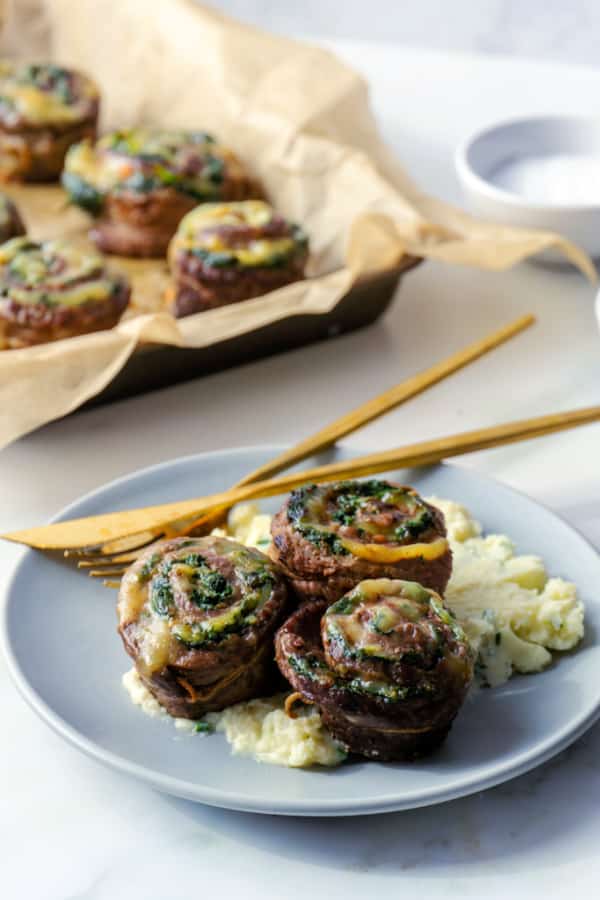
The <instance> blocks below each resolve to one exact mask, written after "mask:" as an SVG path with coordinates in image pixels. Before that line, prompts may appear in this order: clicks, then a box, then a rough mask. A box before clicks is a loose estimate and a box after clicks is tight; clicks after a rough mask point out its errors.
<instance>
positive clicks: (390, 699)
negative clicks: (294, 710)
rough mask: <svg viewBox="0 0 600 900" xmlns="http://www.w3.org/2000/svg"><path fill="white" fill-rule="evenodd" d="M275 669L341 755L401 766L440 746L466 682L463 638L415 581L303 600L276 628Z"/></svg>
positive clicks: (468, 659)
mask: <svg viewBox="0 0 600 900" xmlns="http://www.w3.org/2000/svg"><path fill="white" fill-rule="evenodd" d="M275 646H276V657H277V663H278V665H279V668H280V670H281V672H282V673H283V675H284V676H285V677H286V678H287V679H288V681H289V682H290V684H291V685H292V686H293V688H294V690H295V691H297V692H298V693H299V694H300V695H301V697H302V699H304V700H305V701H306V702H308V703H313V704H316V705H317V706H318V707H319V709H320V712H321V716H322V719H323V722H324V724H325V725H326V726H327V728H328V729H329V731H330V732H331V733H332V735H333V736H334V737H335V738H336V739H337V740H339V741H340V742H341V743H342V744H343V745H344V746H345V747H346V748H347V749H348V750H349V751H350V752H352V753H357V754H360V755H362V756H366V757H369V758H371V759H379V760H408V759H415V758H418V757H421V756H424V755H425V754H427V753H430V752H431V751H432V750H434V749H435V748H436V747H438V746H439V744H440V743H441V742H442V741H443V740H444V738H445V737H446V735H447V733H448V731H449V730H450V727H451V725H452V722H453V720H454V718H455V716H456V715H457V713H458V711H459V709H460V707H461V704H462V703H463V700H464V698H465V696H466V693H467V690H468V688H469V685H470V683H471V681H472V678H473V657H472V652H471V649H470V646H469V644H468V642H467V640H466V637H465V635H464V632H463V631H462V629H461V628H460V626H459V625H458V624H457V622H456V621H455V620H454V618H453V617H452V615H451V613H450V612H449V611H448V610H447V609H446V608H445V607H444V605H443V603H442V600H441V598H440V596H439V595H438V594H437V593H435V591H431V590H428V589H426V588H424V587H422V586H421V585H419V584H416V583H414V582H408V581H401V580H391V579H386V578H382V579H375V580H366V581H362V582H360V583H359V584H358V585H356V587H354V588H353V589H352V590H351V591H350V592H349V593H348V594H345V595H344V596H343V597H342V598H341V599H340V600H338V601H337V602H336V603H334V604H333V605H331V606H329V607H327V605H326V604H325V603H324V602H323V601H321V602H312V603H306V604H304V605H303V606H301V607H300V609H299V610H297V611H296V612H295V613H294V614H293V615H292V616H290V618H289V619H288V620H287V621H286V622H285V623H284V625H283V626H282V627H281V628H280V629H279V631H278V633H277V636H276V641H275Z"/></svg>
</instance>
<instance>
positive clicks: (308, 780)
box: [3, 447, 600, 816]
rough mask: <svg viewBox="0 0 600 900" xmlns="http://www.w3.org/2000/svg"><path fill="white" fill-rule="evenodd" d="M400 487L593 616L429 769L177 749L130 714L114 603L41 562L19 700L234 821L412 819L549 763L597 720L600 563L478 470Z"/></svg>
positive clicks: (129, 492)
mask: <svg viewBox="0 0 600 900" xmlns="http://www.w3.org/2000/svg"><path fill="white" fill-rule="evenodd" d="M280 449H282V448H280V447H255V448H245V449H239V450H231V451H225V452H222V453H209V454H203V455H200V456H193V457H189V458H186V459H180V460H175V461H174V462H169V463H165V464H163V465H160V466H155V467H153V468H151V469H145V470H144V471H142V472H138V473H136V474H134V475H131V476H130V477H128V478H124V479H121V480H119V481H116V482H113V483H112V484H110V485H108V486H106V487H104V488H101V489H100V490H98V491H96V492H95V493H93V494H90V495H88V496H87V497H84V498H83V499H81V500H79V501H78V502H77V503H75V504H73V505H72V506H71V507H69V508H68V509H67V510H65V511H64V513H63V514H62V516H61V517H60V518H70V517H74V516H84V515H91V514H94V513H101V512H107V511H109V510H115V509H123V508H127V507H129V508H131V507H136V506H144V505H149V504H153V503H161V502H165V501H167V500H173V499H176V498H177V497H190V496H199V495H201V494H203V493H213V492H215V491H217V490H221V489H224V488H226V487H227V486H229V485H230V484H232V483H233V482H235V481H236V480H237V479H239V478H241V477H242V476H243V475H244V474H245V473H246V472H248V471H249V470H250V469H253V468H255V467H256V466H258V465H259V464H261V463H263V462H265V461H266V460H267V459H269V458H270V457H272V456H273V455H274V454H275V453H276V452H277V451H279V450H280ZM337 455H338V456H339V455H345V456H349V455H352V454H350V453H348V452H345V451H341V450H340V451H337ZM400 478H401V479H402V480H406V481H409V482H410V483H412V484H414V485H415V486H416V487H417V488H418V489H419V490H420V491H422V492H423V493H425V494H437V495H438V496H441V497H448V498H453V499H456V500H460V501H461V502H463V503H465V504H466V505H467V506H468V507H469V509H471V510H472V512H473V513H474V514H475V515H476V516H477V518H479V519H480V520H481V521H482V522H483V524H484V527H485V529H486V531H497V532H505V533H508V534H510V535H511V536H512V537H513V538H514V539H515V540H516V542H517V545H518V548H519V550H520V551H522V552H525V553H530V552H533V553H539V554H541V555H542V556H543V557H544V559H545V560H546V561H547V563H548V567H549V570H550V571H551V572H552V573H553V574H556V575H562V576H564V577H566V578H569V579H571V580H573V581H575V582H577V585H578V587H579V589H580V592H581V596H582V598H583V600H584V601H585V603H586V607H587V638H586V640H585V643H584V645H583V646H582V647H581V648H580V649H579V650H578V651H577V652H576V653H572V654H566V655H564V656H562V657H561V658H560V660H559V661H558V662H557V663H556V664H555V665H554V666H553V667H551V668H550V669H549V670H548V671H546V672H544V673H543V674H541V675H536V676H529V677H519V678H514V679H513V680H511V681H510V682H509V683H508V684H507V685H505V686H504V687H502V688H499V689H496V690H493V691H481V692H479V693H478V694H477V695H476V696H475V697H474V698H472V699H470V701H469V702H468V703H467V704H466V706H465V707H464V709H463V711H462V712H461V714H460V716H459V718H458V719H457V721H456V723H455V725H454V728H453V730H452V732H451V734H450V737H449V739H448V741H447V743H446V744H445V746H444V748H443V749H442V750H440V751H439V752H438V753H436V754H435V755H434V756H432V757H430V758H429V759H426V760H424V761H422V762H419V763H412V764H408V765H406V764H405V765H402V764H389V763H388V764H379V763H373V762H357V763H352V764H347V765H343V766H341V767H340V768H338V769H334V770H320V769H315V770H311V771H302V770H294V769H284V768H276V767H273V766H268V765H260V764H258V763H256V762H254V761H253V760H252V759H248V758H244V757H234V756H231V755H230V754H229V750H228V747H227V744H226V742H225V739H224V737H223V736H222V735H211V736H208V737H205V736H202V735H194V736H190V737H188V736H186V737H185V738H181V736H178V732H176V731H175V729H174V728H173V726H172V725H171V723H170V722H164V721H160V720H156V719H150V718H148V717H147V716H145V715H144V713H142V712H141V711H140V710H139V709H138V708H136V707H134V706H132V704H131V702H130V700H129V698H128V697H127V695H126V694H125V692H124V690H123V688H122V687H121V675H122V674H123V672H125V671H126V670H127V669H128V668H129V661H128V657H127V656H126V655H125V653H124V651H123V648H122V646H121V642H120V640H119V638H118V637H117V634H116V631H115V626H116V617H115V610H114V603H115V595H114V593H112V592H110V591H107V590H106V589H105V588H102V587H101V586H100V585H98V584H96V583H94V582H92V580H91V579H86V578H84V576H83V575H81V574H79V573H77V572H76V571H74V570H72V569H71V568H69V567H68V566H67V565H65V564H63V563H61V562H58V561H55V560H53V559H49V558H46V557H45V556H43V555H41V554H36V553H33V552H29V553H27V554H26V555H25V557H24V559H23V560H22V562H21V563H20V565H19V566H18V568H17V570H16V572H15V574H14V577H13V579H12V582H11V584H10V587H9V590H8V595H7V597H6V602H5V606H4V624H3V637H4V643H5V651H6V655H7V659H8V663H9V666H10V670H11V672H12V675H13V677H14V679H15V681H16V683H17V685H18V687H19V689H20V690H21V692H22V694H23V696H24V697H25V699H26V700H27V701H28V702H29V703H30V704H31V706H32V707H33V708H34V709H35V710H36V712H38V713H39V715H40V716H41V717H42V718H43V719H44V720H45V721H46V722H47V723H48V724H49V725H50V726H51V727H52V728H53V729H54V730H55V731H57V732H58V733H59V734H61V735H62V736H63V737H64V738H66V739H67V740H69V741H70V742H71V743H73V744H74V745H75V746H76V747H79V749H81V750H83V751H84V752H85V753H88V754H89V755H90V756H93V757H94V758H95V759H97V760H98V761H100V762H103V763H106V764H108V765H109V766H114V767H115V768H116V769H119V770H120V771H122V772H127V773H129V774H130V775H133V776H134V777H136V778H139V779H141V780H143V781H145V782H147V783H148V784H149V785H152V786H153V787H155V788H158V789H159V790H161V791H166V792H168V793H171V794H175V795H177V796H180V797H186V798H188V799H190V800H197V801H200V802H203V803H209V804H213V805H215V806H222V807H228V808H231V809H239V810H250V811H253V812H263V813H276V814H282V815H316V816H323V815H357V814H361V813H375V812H385V811H391V810H400V809H408V808H410V807H416V806H425V805H428V804H433V803H439V802H441V801H443V800H450V799H452V798H454V797H459V796H462V795H465V794H469V793H472V792H475V791H480V790H482V789H484V788H488V787H491V786H492V785H495V784H499V783H500V782H502V781H506V780H507V779H509V778H513V777H514V776H515V775H519V774H521V773H523V772H525V771H527V770H528V769H531V768H533V767H534V766H537V765H539V764H540V763H542V762H544V761H545V760H547V759H548V758H549V757H551V756H552V755H553V754H555V753H558V752H559V751H560V750H562V749H563V748H564V747H566V746H567V744H569V743H570V742H571V741H573V740H574V739H575V738H577V737H578V736H579V735H581V734H582V733H583V732H584V731H585V729H586V728H588V727H589V726H590V725H591V724H592V722H593V721H594V720H595V719H596V717H597V716H598V714H599V711H600V647H599V646H598V644H597V643H596V641H595V635H596V634H597V632H598V628H599V627H600V606H599V605H598V586H599V585H600V558H599V557H598V555H597V553H596V551H595V550H593V549H592V547H590V546H589V545H588V544H587V543H586V542H585V541H584V540H583V538H581V537H580V536H579V535H578V534H577V533H576V532H575V531H573V530H572V529H571V528H570V527H569V526H567V525H566V524H565V523H563V522H562V521H560V520H559V519H557V518H556V517H555V516H554V515H553V514H552V513H550V512H548V511H547V510H545V509H543V508H542V507H540V506H538V505H537V504H536V503H534V502H533V501H532V500H530V499H528V498H527V497H524V496H521V495H520V494H517V493H514V492H513V491H511V490H509V489H507V488H505V487H503V486H501V485H499V484H496V483H495V482H493V481H490V480H488V479H485V478H482V477H480V476H477V475H474V474H473V473H472V472H469V471H465V470H463V469H460V468H457V467H455V466H439V467H437V468H435V469H430V470H427V471H419V472H414V471H413V472H409V473H402V475H401V476H400ZM271 506H272V507H273V508H274V507H276V506H277V501H276V500H275V501H273V502H272V504H271Z"/></svg>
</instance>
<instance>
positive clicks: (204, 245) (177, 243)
mask: <svg viewBox="0 0 600 900" xmlns="http://www.w3.org/2000/svg"><path fill="white" fill-rule="evenodd" d="M273 215H274V213H273V209H272V207H271V206H269V204H268V203H264V202H263V201H262V200H245V201H243V202H239V203H203V204H201V205H200V206H197V207H196V208H195V209H193V210H192V211H191V212H189V213H188V214H187V215H186V216H184V218H183V219H182V220H181V223H180V225H179V229H178V231H177V234H176V236H175V238H174V240H173V244H172V248H171V251H170V254H173V253H174V252H175V251H177V250H183V251H191V250H205V251H206V252H207V253H226V254H227V255H228V256H232V257H234V258H235V259H236V260H237V261H238V262H239V263H240V265H242V266H262V265H269V264H270V263H271V262H272V260H273V259H279V258H282V257H283V258H285V257H287V256H290V255H291V254H292V253H293V252H294V250H295V249H296V247H297V241H296V240H295V239H294V238H293V237H291V236H288V237H276V238H257V239H255V240H250V241H248V242H247V243H246V244H245V245H244V246H241V247H232V246H230V245H229V244H228V242H227V237H226V236H225V235H222V234H219V233H218V232H216V231H213V230H212V229H216V228H219V227H220V226H230V227H234V228H235V227H244V228H246V227H250V228H264V226H265V225H268V224H269V222H270V221H271V220H272V218H273Z"/></svg>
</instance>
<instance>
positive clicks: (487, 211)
mask: <svg viewBox="0 0 600 900" xmlns="http://www.w3.org/2000/svg"><path fill="white" fill-rule="evenodd" d="M573 157H577V158H578V159H577V161H576V164H577V166H578V168H579V173H578V174H579V177H577V178H573V175H574V170H573V165H575V163H574V162H573V160H572V158H573ZM569 158H570V159H569ZM557 159H559V160H562V163H563V165H562V174H563V176H564V175H565V174H566V167H565V163H566V164H568V166H569V168H568V171H569V173H570V176H571V177H570V180H566V179H565V177H562V178H560V179H559V178H558V172H557V166H560V163H557V162H556V160H557ZM523 160H526V162H525V163H523ZM536 161H539V163H538V164H537V170H536V168H535V166H536ZM595 162H597V171H598V178H597V181H596V180H595V179H589V178H588V175H589V172H590V171H591V170H592V168H593V169H594V171H595ZM455 165H456V170H457V173H458V177H459V179H460V182H461V184H462V187H463V190H464V192H465V195H466V197H467V199H468V202H469V205H470V207H471V210H472V211H473V212H474V214H475V215H477V216H480V217H482V218H486V219H490V220H493V221H495V222H500V223H506V224H509V225H520V226H523V227H526V228H540V229H543V230H546V231H555V232H558V233H559V234H561V235H563V236H564V237H567V238H570V239H571V240H572V241H573V242H574V243H576V244H578V246H579V247H581V248H582V249H583V250H586V251H587V252H588V253H589V255H590V256H592V257H596V258H597V257H599V256H600V117H599V118H592V117H582V116H541V117H533V118H527V119H513V120H511V121H507V122H502V123H500V124H497V125H493V126H491V127H488V128H485V129H483V130H482V131H478V132H476V133H475V134H474V135H471V137H469V138H468V139H467V140H466V141H465V142H464V143H463V144H462V145H461V146H459V147H458V149H457V151H456V154H455ZM548 165H550V166H554V168H553V169H549V168H548ZM516 166H521V169H520V171H519V172H518V177H515V175H514V173H516V172H517V168H516ZM542 170H543V171H542ZM507 172H512V173H513V175H512V177H511V178H509V177H508V176H507ZM552 172H553V173H554V176H556V177H554V176H553V175H552ZM592 180H593V181H594V182H595V184H596V189H595V190H594V184H593V183H592ZM588 181H589V187H590V190H589V197H590V199H589V200H588V199H587V197H586V194H587V186H588ZM507 183H512V184H513V185H518V188H517V187H512V188H511V189H507ZM544 184H546V186H547V188H548V190H547V194H545V193H544V190H543V187H544ZM545 256H546V258H552V259H553V260H555V261H561V262H564V258H562V257H560V258H559V257H558V254H556V255H554V254H552V256H551V257H550V254H545Z"/></svg>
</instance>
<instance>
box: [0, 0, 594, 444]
mask: <svg viewBox="0 0 600 900" xmlns="http://www.w3.org/2000/svg"><path fill="white" fill-rule="evenodd" d="M0 9H2V26H3V27H2V33H1V35H0V51H1V52H2V54H3V55H5V56H6V55H8V56H11V57H18V58H23V59H37V60H42V59H52V60H55V61H59V62H62V63H64V64H66V65H74V66H77V67H79V68H81V69H83V70H85V71H87V72H89V73H90V74H91V75H92V76H94V77H95V78H96V79H97V81H98V82H99V84H100V86H101V89H102V98H103V99H102V102H103V109H102V127H103V128H105V129H106V128H114V127H119V126H121V127H122V126H127V125H131V124H137V123H145V124H150V125H157V126H164V127H190V128H202V129H206V130H208V131H211V132H213V133H215V134H216V135H217V136H218V137H219V138H220V139H221V140H222V141H223V142H225V143H227V144H229V145H230V146H232V147H233V148H234V149H235V150H236V151H237V152H238V153H239V154H240V156H241V157H242V158H243V159H244V160H245V161H246V162H247V164H248V165H249V166H250V167H251V168H252V169H253V170H254V171H255V173H256V174H257V175H258V177H259V178H260V179H261V180H262V182H263V184H264V185H265V187H266V190H267V193H268V195H269V197H270V198H271V200H272V202H273V204H274V205H275V206H276V207H277V208H278V209H279V210H280V211H281V212H283V213H284V214H285V215H287V216H289V217H290V218H292V219H294V220H296V221H298V222H301V223H302V224H303V225H304V226H305V228H306V229H307V231H308V233H309V235H310V238H311V249H312V253H311V263H310V270H309V275H310V276H311V277H310V278H309V279H307V280H306V281H303V282H300V283H298V284H294V285H290V286H288V287H286V288H284V289H282V290H280V291H276V292H273V293H272V294H269V295H267V296H265V297H263V298H259V299H257V300H253V301H247V302H245V303H242V304H236V305H234V306H229V307H224V308H222V309H219V310H214V311H211V312H209V313H203V314H200V315H196V316H191V317H189V318H187V319H184V320H181V321H179V322H175V321H174V320H173V319H172V318H171V317H170V316H169V315H168V314H167V313H166V312H165V311H164V310H163V309H162V299H161V298H162V291H163V289H164V286H165V283H166V280H167V272H166V268H165V265H164V263H162V262H156V263H140V262H134V261H123V260H115V265H116V266H117V265H118V266H121V267H124V268H126V269H127V271H128V272H129V274H130V276H131V277H132V281H133V291H134V301H135V303H134V309H133V311H132V314H130V315H129V317H128V318H127V319H126V320H125V321H123V322H122V323H121V324H120V325H119V326H118V327H117V328H115V329H113V330H112V331H108V332H101V333H98V334H94V335H87V336H84V337H79V338H72V339H70V340H66V341H60V342H57V343H55V344H48V345H45V346H41V347H36V348H30V349H25V350H16V351H6V352H4V353H1V354H0V446H3V445H5V444H6V443H8V442H10V441H11V440H14V439H15V438H17V437H19V436H20V435H22V434H25V433H26V432H28V431H31V430H32V429H34V428H37V427H39V426H40V425H42V424H44V423H45V422H48V421H51V420H52V419H56V418H58V417H60V416H62V415H65V414H66V413H68V412H70V411H71V410H73V409H75V408H76V407H77V406H79V405H80V404H81V403H83V402H85V400H87V399H88V398H89V397H91V396H93V395H94V394H96V393H98V392H99V391H100V390H102V388H103V387H104V386H105V385H106V384H108V383H109V382H110V381H111V379H112V378H113V377H114V376H115V374H116V373H117V372H118V371H119V370H120V368H121V367H122V366H123V365H124V364H125V362H126V361H127V359H128V357H129V356H130V354H131V353H133V352H134V350H135V347H136V344H137V343H138V342H141V341H152V342H156V343H164V344H173V345H184V346H188V347H201V346H206V345H207V344H212V343H215V342H217V341H220V340H223V339H225V338H229V337H233V336H235V335H239V334H244V333H246V332H248V331H251V330H252V329H255V328H257V327H258V326H260V325H262V324H264V323H268V322H272V321H275V320H276V319H278V318H282V317H284V316H288V315H290V314H292V313H296V314H297V313H299V312H303V311H306V312H312V313H315V312H317V313H318V312H326V311H329V310H330V309H332V308H333V307H334V306H335V304H336V303H337V302H338V301H339V299H340V298H341V297H342V296H343V295H344V293H345V292H346V291H347V290H348V288H349V287H350V286H351V285H352V283H353V282H354V281H355V280H356V279H357V278H360V277H361V276H362V275H364V274H366V273H367V272H369V271H370V270H381V269H386V268H389V267H391V266H393V265H395V264H397V263H398V261H399V260H400V259H401V257H402V256H403V255H404V254H406V253H408V254H411V255H417V256H423V257H431V258H436V259H440V260H444V261H446V262H448V263H459V264H463V265H469V266H475V267H478V268H482V269H494V270H499V269H506V268H508V267H510V266H512V265H514V264H515V263H517V262H519V261H520V260H522V259H524V258H525V257H527V256H530V255H532V254H534V253H537V252H539V251H541V250H543V249H546V248H548V247H555V248H558V249H560V250H561V251H562V252H563V253H564V254H565V256H566V257H567V258H568V259H570V260H571V262H573V263H574V264H575V265H576V266H578V267H579V268H580V269H581V270H582V271H583V272H584V273H585V274H587V275H588V277H590V278H593V277H594V274H595V273H594V269H593V266H592V264H591V262H590V261H589V260H588V259H587V257H586V256H585V254H583V253H582V252H581V251H579V250H578V249H577V248H576V247H574V246H573V245H572V244H570V243H569V242H568V241H566V240H564V239H562V238H560V237H559V236H557V235H554V234H550V233H545V232H536V231H525V230H522V229H513V228H508V227H506V226H499V225H493V224H489V223H484V222H480V221H475V220H474V219H472V218H471V217H469V216H467V215H466V214H465V213H463V212H461V211H459V210H456V209H454V208H452V207H450V206H448V205H447V204H444V203H442V202H440V201H438V200H436V199H434V198H431V197H428V196H426V195H424V194H422V193H420V192H419V191H418V189H417V188H416V187H415V185H414V184H413V183H412V182H411V181H410V179H409V178H408V176H407V175H406V174H405V173H404V172H403V170H402V168H401V167H400V165H399V164H398V163H397V162H396V160H395V159H394V158H393V156H392V154H391V153H390V152H389V151H388V149H387V148H386V147H385V145H384V144H383V143H382V141H381V139H380V137H379V135H378V132H377V128H376V125H375V122H374V119H373V117H372V114H371V111H370V107H369V99H368V89H367V86H366V84H365V82H364V81H363V79H362V78H361V77H360V76H359V75H358V74H357V73H355V72H354V71H352V70H351V69H350V68H348V67H347V66H346V65H344V64H343V63H342V62H340V61H339V60H338V59H336V58H335V56H333V55H332V54H331V53H328V52H327V51H325V50H321V49H319V48H316V47H311V46H308V45H306V44H302V43H299V42H296V41H292V40H288V39H285V38H281V37H274V36H272V35H269V34H266V33H263V32H261V31H258V30H256V29H254V28H251V27H249V26H246V25H242V24H240V23H238V22H235V21H233V20H231V19H228V18H226V17H225V16H223V15H221V14H219V13H217V12H215V11H213V10H211V9H209V8H207V7H201V6H199V5H198V4H196V3H194V2H192V0H161V2H156V3H149V2H148V0H118V2H115V0H12V2H11V0H4V2H2V0H0ZM11 193H13V195H14V196H15V198H16V200H17V202H18V203H19V205H20V206H21V207H22V209H23V211H24V215H25V218H26V221H27V224H28V225H29V227H30V231H31V232H32V233H33V234H34V235H36V236H39V237H42V236H43V237H47V236H56V235H58V234H61V233H63V234H64V233H68V234H70V235H73V236H77V237H78V238H82V239H83V236H84V235H85V231H86V225H87V220H86V218H85V216H84V215H82V214H81V213H80V212H79V211H77V210H74V209H68V210H65V208H64V195H62V193H61V191H60V188H56V187H55V188H41V189H40V188H17V189H16V190H11ZM449 302H451V301H450V298H449Z"/></svg>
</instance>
